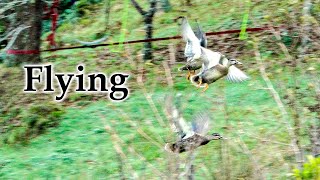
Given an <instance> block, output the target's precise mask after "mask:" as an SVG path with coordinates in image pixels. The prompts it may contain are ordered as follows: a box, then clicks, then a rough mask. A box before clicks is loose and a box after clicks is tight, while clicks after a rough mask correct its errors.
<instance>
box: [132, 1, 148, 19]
mask: <svg viewBox="0 0 320 180" xmlns="http://www.w3.org/2000/svg"><path fill="white" fill-rule="evenodd" d="M131 3H132V5H133V6H134V7H135V8H136V10H137V11H138V12H139V13H140V14H141V15H142V16H144V15H145V14H146V13H147V12H145V11H144V10H143V9H142V7H141V6H140V5H139V4H138V2H137V1H135V0H131Z"/></svg>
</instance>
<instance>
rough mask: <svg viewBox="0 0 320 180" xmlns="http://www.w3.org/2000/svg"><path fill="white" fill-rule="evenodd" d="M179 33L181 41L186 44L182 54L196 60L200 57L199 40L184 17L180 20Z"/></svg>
mask: <svg viewBox="0 0 320 180" xmlns="http://www.w3.org/2000/svg"><path fill="white" fill-rule="evenodd" d="M181 32H182V37H183V40H184V41H185V42H186V43H187V44H186V48H185V51H184V54H185V56H186V57H188V58H189V57H192V58H193V59H198V58H200V56H201V46H200V40H199V39H198V38H197V37H196V35H195V34H194V32H193V31H192V28H191V26H190V24H189V23H188V20H187V18H186V17H184V18H183V19H182V24H181Z"/></svg>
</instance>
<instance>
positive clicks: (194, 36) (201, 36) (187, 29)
mask: <svg viewBox="0 0 320 180" xmlns="http://www.w3.org/2000/svg"><path fill="white" fill-rule="evenodd" d="M178 19H182V22H181V32H182V36H183V39H184V40H185V41H186V47H185V51H184V55H185V57H187V63H186V65H185V66H183V67H181V68H179V71H188V74H187V79H188V80H189V79H190V76H191V75H194V74H195V71H196V70H198V69H200V68H201V67H202V64H203V63H202V61H200V60H197V59H198V58H199V57H198V56H199V54H196V53H197V52H196V53H194V52H192V49H191V48H192V46H194V45H193V43H194V44H196V46H198V44H199V45H200V46H201V47H204V48H207V44H208V40H207V37H206V34H205V33H204V32H203V31H202V30H201V28H200V25H199V23H198V21H196V22H197V31H196V33H194V32H193V30H192V28H191V26H190V24H189V23H188V20H187V18H186V17H182V16H181V17H179V18H178ZM200 55H201V54H200ZM192 59H194V61H192ZM192 70H193V72H192V73H191V72H190V71H192Z"/></svg>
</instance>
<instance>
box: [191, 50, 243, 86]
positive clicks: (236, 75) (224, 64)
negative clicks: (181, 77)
mask: <svg viewBox="0 0 320 180" xmlns="http://www.w3.org/2000/svg"><path fill="white" fill-rule="evenodd" d="M237 64H242V63H241V62H239V61H237V60H236V59H227V58H226V57H225V56H224V55H221V57H220V60H219V63H218V64H216V65H214V66H213V67H211V68H209V69H206V70H204V71H202V72H200V73H199V74H197V75H194V76H191V78H190V81H191V83H192V84H194V85H195V86H198V87H204V90H203V92H204V91H206V90H207V89H208V88H209V84H211V83H214V82H215V81H217V80H219V79H221V78H222V77H224V76H227V80H229V81H231V82H242V81H245V80H247V79H249V77H248V76H247V75H246V74H244V73H243V72H242V71H241V70H239V69H238V68H236V67H235V66H234V65H237Z"/></svg>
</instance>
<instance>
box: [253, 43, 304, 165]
mask: <svg viewBox="0 0 320 180" xmlns="http://www.w3.org/2000/svg"><path fill="white" fill-rule="evenodd" d="M254 49H255V56H256V61H257V63H258V64H259V70H260V74H261V76H262V78H263V80H264V81H265V83H266V84H267V86H268V88H269V91H270V93H271V94H272V97H273V99H274V100H275V102H276V103H277V105H278V107H279V110H280V112H281V115H282V120H283V123H284V124H285V125H286V127H287V130H288V133H289V136H290V138H291V146H292V149H293V151H294V153H295V157H296V162H297V164H298V167H299V169H300V168H301V167H302V164H303V156H302V153H301V151H300V149H299V146H298V144H297V142H298V139H297V137H296V134H295V132H294V129H293V128H292V126H291V123H290V118H289V114H288V112H287V111H286V109H285V107H284V104H283V102H282V101H281V98H280V95H279V93H278V92H277V91H276V90H275V89H274V87H273V85H272V82H271V81H270V79H269V78H268V76H267V73H266V70H265V66H264V65H263V63H262V59H261V55H260V52H259V49H258V42H255V43H254Z"/></svg>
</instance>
